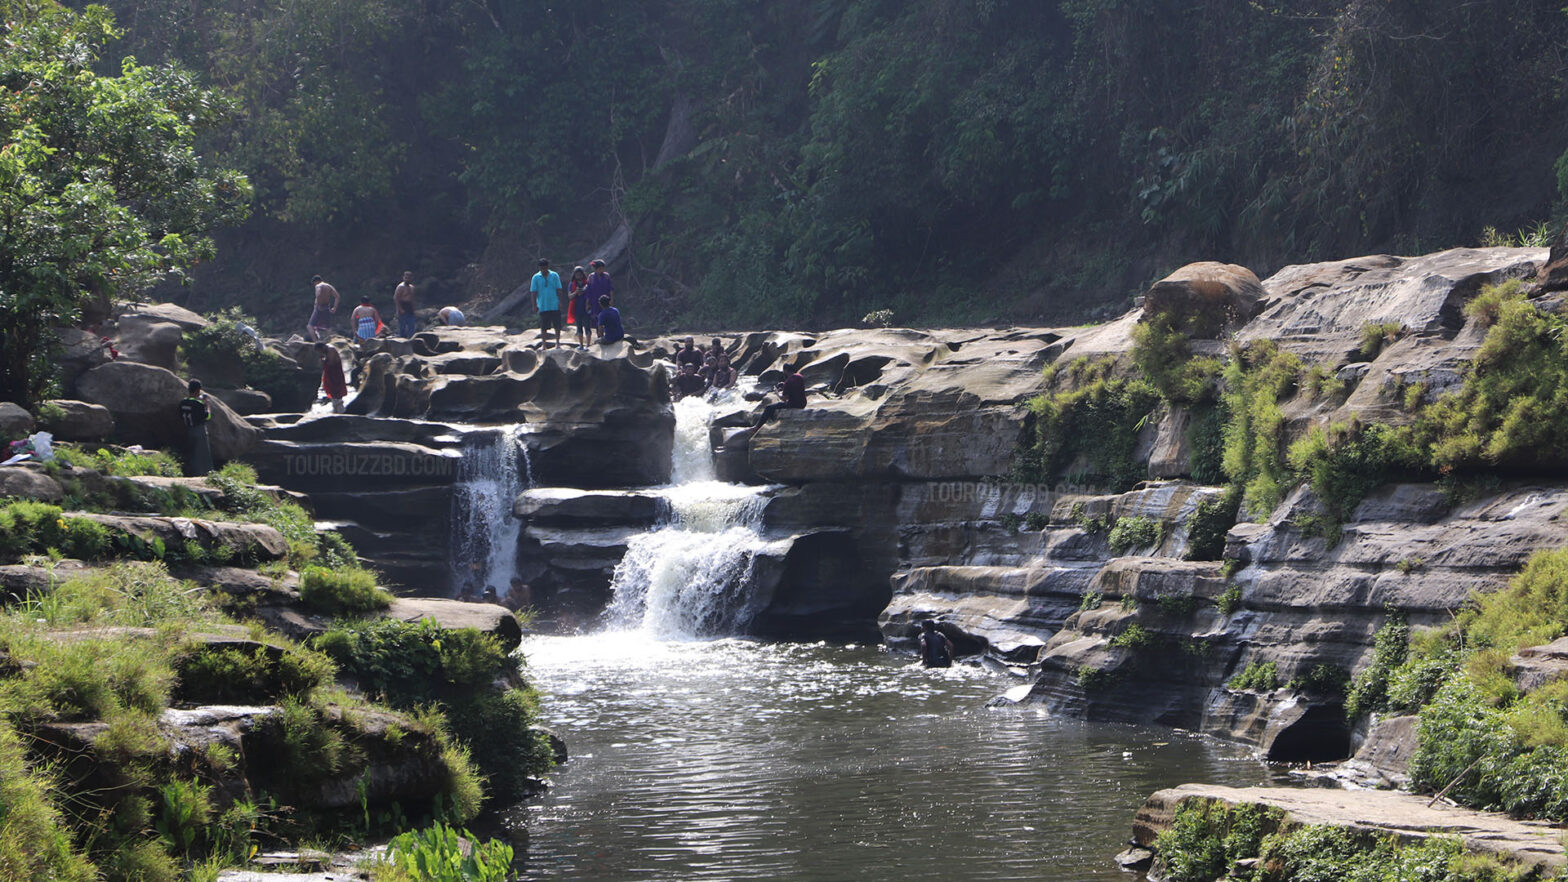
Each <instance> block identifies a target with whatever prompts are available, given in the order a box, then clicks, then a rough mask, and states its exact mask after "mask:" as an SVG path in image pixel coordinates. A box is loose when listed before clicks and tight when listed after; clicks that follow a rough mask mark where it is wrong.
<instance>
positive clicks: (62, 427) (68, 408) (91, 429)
mask: <svg viewBox="0 0 1568 882" xmlns="http://www.w3.org/2000/svg"><path fill="white" fill-rule="evenodd" d="M48 405H49V409H48V411H46V412H45V413H43V414H42V416H43V418H44V428H46V429H48V430H49V431H50V432H51V433H53V434H54V437H55V438H56V439H57V440H60V441H102V440H104V439H106V438H108V437H110V436H112V435H113V434H114V414H112V413H110V412H109V408H107V407H104V406H103V405H101V404H88V403H87V402H85V401H72V400H70V399H58V400H55V401H50V402H48ZM51 411H52V412H51Z"/></svg>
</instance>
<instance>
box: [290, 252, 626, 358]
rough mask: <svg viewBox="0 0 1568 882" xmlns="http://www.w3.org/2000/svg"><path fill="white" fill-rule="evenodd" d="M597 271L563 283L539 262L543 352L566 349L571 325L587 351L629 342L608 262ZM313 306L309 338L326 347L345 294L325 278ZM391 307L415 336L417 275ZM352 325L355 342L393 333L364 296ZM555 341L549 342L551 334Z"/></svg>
mask: <svg viewBox="0 0 1568 882" xmlns="http://www.w3.org/2000/svg"><path fill="white" fill-rule="evenodd" d="M589 266H590V267H591V270H592V271H589V270H587V269H584V268H583V267H580V266H579V267H575V268H574V269H573V270H572V277H571V280H570V281H569V282H568V283H566V284H565V285H563V284H562V283H561V276H560V274H559V273H557V272H555V271H554V270H552V269H550V261H549V260H548V259H546V258H543V257H541V258H539V272H537V273H534V276H533V278H532V279H530V280H529V283H528V290H529V292H530V293H531V294H533V297H534V306H535V308H536V309H538V311H539V345H540V347H541V348H543V349H549V348H551V347H553V346H559V345H561V332H562V330H563V329H564V328H565V326H566V325H572V326H573V327H575V328H576V329H577V346H578V348H579V349H587V348H588V344H589V343H592V342H593V341H594V339H595V337H597V338H598V340H599V342H600V343H616V342H619V341H621V340H624V339H626V330H625V327H624V326H623V325H622V324H621V312H620V310H618V309H616V308H615V306H614V305H613V304H614V299H615V283H614V282H613V281H612V280H611V279H610V274H609V273H608V272H606V271H605V268H604V261H602V260H599V259H597V258H595V259H594V260H592V261H590V263H589ZM310 283H311V286H312V296H313V298H314V304H313V306H312V308H311V311H310V320H309V321H308V322H307V323H306V325H305V330H306V334H305V337H306V339H308V340H310V341H312V342H314V343H318V344H320V343H325V342H326V341H327V339H328V338H329V337H331V336H332V324H333V317H334V316H336V315H337V312H338V305H339V303H340V302H341V301H342V296H341V295H339V294H338V289H337V288H334V287H333V286H332V284H331V283H330V282H327V281H326V280H325V279H323V278H322V277H321V276H319V275H317V276H312V277H311V279H310ZM392 306H393V309H394V310H396V316H395V319H396V322H397V325H396V328H395V333H396V336H399V337H412V336H414V333H415V332H416V331H418V330H419V317H418V315H417V314H416V313H415V306H416V301H415V298H414V274H413V273H412V272H410V271H407V270H405V271H404V272H403V280H402V281H401V282H399V283H398V286H397V289H396V290H394V291H393V292H392ZM436 318H437V320H439V321H440V322H441V324H443V325H446V326H448V327H461V326H463V325H466V324H467V323H468V319H467V317H466V316H464V315H463V311H462V310H461V309H458V308H457V307H455V306H444V307H442V308H441V309H440V310H439V311H438V312H437V313H436ZM349 320H350V322H352V324H353V336H354V340H355V341H356V342H359V343H363V342H365V341H366V340H372V339H375V338H376V337H381V336H385V335H388V334H391V333H393V332H394V329H392V328H388V327H387V325H386V322H385V320H383V319H382V317H381V312H380V310H378V309H376V307H375V305H374V304H373V303H372V302H371V298H370V295H369V294H366V295H364V296H363V297H361V298H359V305H358V306H356V307H354V311H353V312H352V313H351V314H350V316H349ZM551 331H554V332H555V341H554V342H553V343H552V342H551V341H550V332H551Z"/></svg>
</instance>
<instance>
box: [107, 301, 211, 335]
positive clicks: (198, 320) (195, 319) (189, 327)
mask: <svg viewBox="0 0 1568 882" xmlns="http://www.w3.org/2000/svg"><path fill="white" fill-rule="evenodd" d="M127 317H133V318H140V319H146V320H149V321H158V322H167V323H169V324H172V325H176V326H178V327H179V329H180V330H181V331H199V330H201V329H202V328H205V327H207V326H208V325H209V324H211V322H209V321H207V319H206V318H205V317H203V316H201V315H198V314H197V313H194V312H191V311H190V310H188V309H186V308H185V307H183V306H176V305H174V304H173V303H136V304H131V305H130V306H129V307H128V308H127V309H126V310H125V312H123V313H121V314H120V319H121V320H122V321H123V320H124V319H125V318H127Z"/></svg>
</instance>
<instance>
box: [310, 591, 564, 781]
mask: <svg viewBox="0 0 1568 882" xmlns="http://www.w3.org/2000/svg"><path fill="white" fill-rule="evenodd" d="M315 646H316V648H317V649H319V650H321V651H322V652H325V653H326V654H327V655H328V656H330V657H331V658H332V659H334V660H335V661H336V662H337V663H338V665H339V666H340V667H341V668H342V669H343V671H344V673H346V674H347V675H348V676H350V677H352V678H353V679H354V680H355V682H357V683H358V684H359V685H360V688H362V689H364V690H365V691H366V692H367V693H368V694H370V695H373V696H376V697H377V698H378V699H380V700H382V701H386V702H387V703H388V704H391V705H392V706H394V707H403V708H413V707H419V706H423V705H427V704H430V703H436V704H437V705H438V706H439V707H441V709H442V711H443V713H444V715H445V716H446V718H447V720H448V721H449V723H450V727H451V731H452V734H453V736H455V737H456V738H457V740H458V741H459V742H460V743H462V744H465V745H468V746H469V747H470V748H472V749H473V751H474V763H475V765H476V766H477V767H478V768H479V770H480V772H481V773H483V774H484V776H485V778H486V780H487V781H488V784H489V786H488V788H487V793H488V795H489V796H490V797H491V798H493V799H495V800H497V801H499V802H500V803H501V804H503V805H505V804H508V803H511V802H514V801H516V800H517V799H519V798H520V797H522V796H523V795H525V794H526V793H527V792H528V790H529V787H530V786H531V783H532V780H531V779H536V778H538V777H539V776H540V775H542V774H544V773H545V772H547V771H549V769H550V768H551V766H552V765H553V764H554V759H553V753H552V751H551V749H550V744H549V741H548V739H547V737H546V736H545V735H544V733H542V732H541V731H540V730H539V729H538V726H537V721H538V712H539V708H538V696H537V695H536V694H535V693H534V692H533V690H532V689H527V688H507V689H505V690H492V689H490V688H489V687H490V686H491V684H493V683H496V682H507V681H508V680H509V679H510V678H513V677H515V676H516V675H517V673H518V671H519V669H520V661H519V659H517V658H516V657H513V656H510V655H507V653H506V652H505V651H504V650H502V648H501V645H500V643H499V641H497V640H496V638H494V637H492V636H489V635H486V634H481V633H480V632H478V631H476V630H474V629H472V628H466V629H461V630H447V629H443V628H441V627H439V626H438V625H436V624H435V623H434V622H432V621H429V620H425V621H420V622H402V621H395V620H390V619H382V620H372V621H350V622H342V623H339V624H338V625H337V626H336V627H334V628H333V629H332V630H330V631H328V632H327V633H325V634H322V635H321V636H320V637H318V638H316V640H315Z"/></svg>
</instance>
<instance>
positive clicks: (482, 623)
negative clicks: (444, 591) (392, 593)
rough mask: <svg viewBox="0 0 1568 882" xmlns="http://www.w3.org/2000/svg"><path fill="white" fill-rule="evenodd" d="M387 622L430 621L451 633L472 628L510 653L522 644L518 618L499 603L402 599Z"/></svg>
mask: <svg viewBox="0 0 1568 882" xmlns="http://www.w3.org/2000/svg"><path fill="white" fill-rule="evenodd" d="M386 616H387V618H390V619H400V620H402V621H405V622H418V621H421V620H424V619H430V620H431V621H433V622H435V623H436V624H438V625H440V626H441V627H443V628H446V629H448V630H457V629H459V628H473V629H475V630H477V631H480V632H481V633H484V634H490V635H492V636H494V637H495V638H496V639H497V640H500V641H501V646H502V647H504V648H505V649H506V651H507V652H511V651H512V650H514V649H516V648H517V646H518V644H520V643H522V642H523V629H522V626H521V625H519V624H518V623H517V616H515V615H513V614H512V611H511V610H509V609H507V608H506V607H504V606H501V605H500V604H496V603H466V602H464V601H461V600H447V599H445V598H440V597H399V598H397V599H395V600H393V601H392V608H391V609H389V610H387V612H386Z"/></svg>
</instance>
